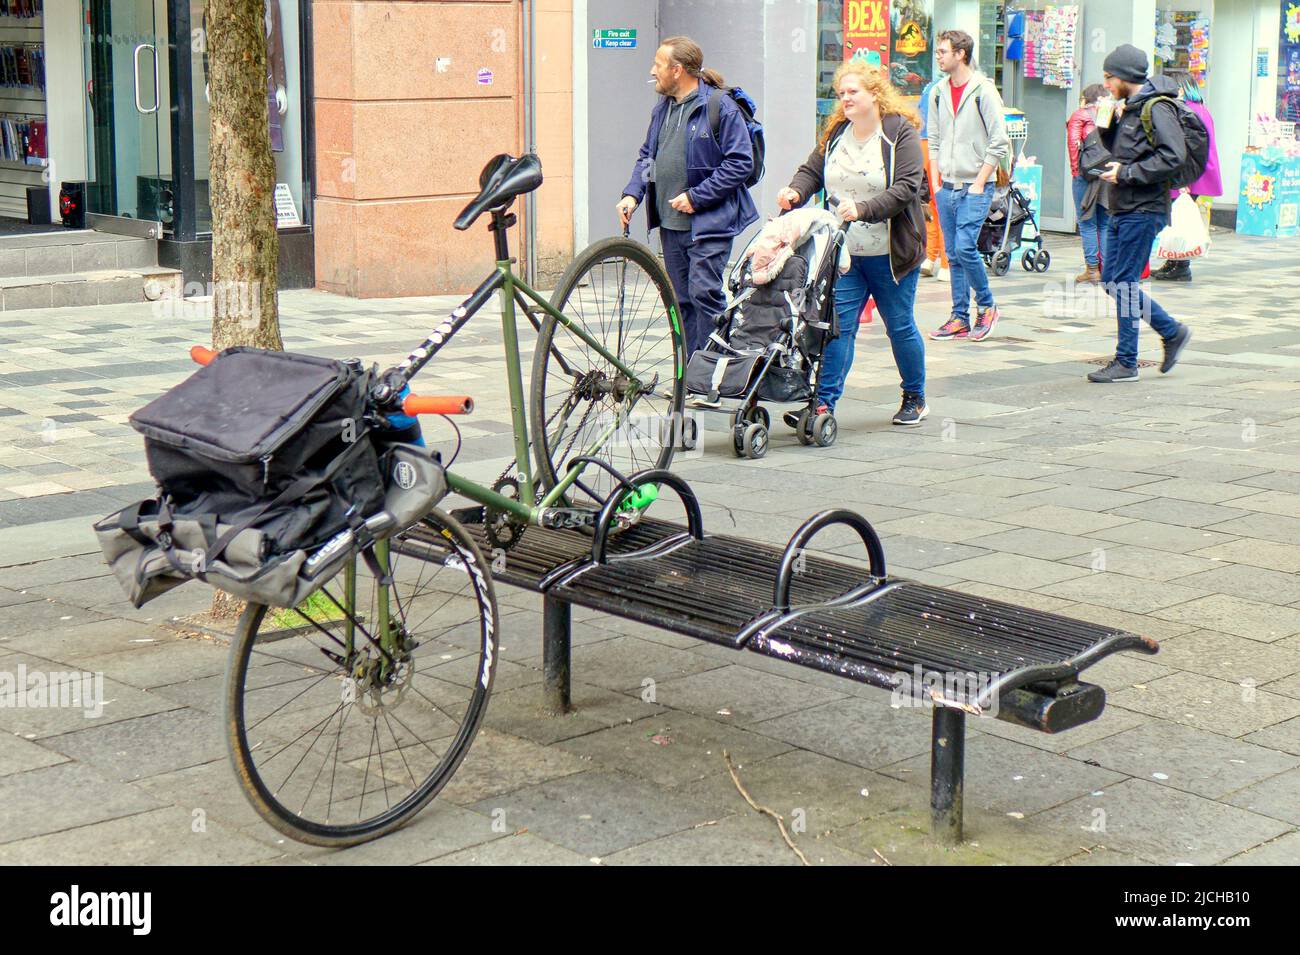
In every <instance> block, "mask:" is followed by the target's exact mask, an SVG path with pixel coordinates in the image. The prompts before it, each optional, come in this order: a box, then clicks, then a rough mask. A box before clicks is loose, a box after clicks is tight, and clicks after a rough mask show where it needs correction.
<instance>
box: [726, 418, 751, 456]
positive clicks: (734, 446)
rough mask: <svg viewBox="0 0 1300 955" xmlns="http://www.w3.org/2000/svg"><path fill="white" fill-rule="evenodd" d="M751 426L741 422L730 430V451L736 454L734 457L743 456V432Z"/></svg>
mask: <svg viewBox="0 0 1300 955" xmlns="http://www.w3.org/2000/svg"><path fill="white" fill-rule="evenodd" d="M749 427H752V425H748V426H747V425H746V424H745V423H744V422H743V421H742V422H740V423H739V424H737V425H735V427H733V428H732V429H731V450H732V451H734V452H736V457H738V458H743V457H744V456H745V432H746V430H748V428H749Z"/></svg>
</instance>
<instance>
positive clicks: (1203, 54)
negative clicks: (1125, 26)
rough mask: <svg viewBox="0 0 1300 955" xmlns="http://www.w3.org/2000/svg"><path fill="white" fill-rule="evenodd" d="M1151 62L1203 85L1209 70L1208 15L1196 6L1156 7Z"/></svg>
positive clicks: (1174, 75)
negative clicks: (1179, 8) (1165, 8)
mask: <svg viewBox="0 0 1300 955" xmlns="http://www.w3.org/2000/svg"><path fill="white" fill-rule="evenodd" d="M1155 63H1156V66H1157V68H1159V70H1160V72H1161V73H1163V74H1164V75H1166V76H1169V77H1172V78H1173V79H1176V80H1184V79H1186V80H1190V81H1191V82H1193V83H1195V84H1196V85H1197V86H1198V87H1201V88H1204V86H1205V77H1206V74H1207V73H1208V72H1209V70H1210V18H1209V17H1208V16H1205V15H1204V14H1203V13H1202V12H1201V11H1199V10H1157V11H1156V33H1155Z"/></svg>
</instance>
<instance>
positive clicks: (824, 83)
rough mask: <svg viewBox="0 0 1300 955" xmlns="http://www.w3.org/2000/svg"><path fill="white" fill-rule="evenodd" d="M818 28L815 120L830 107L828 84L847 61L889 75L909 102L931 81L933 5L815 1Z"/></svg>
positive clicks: (907, 0) (900, 0) (923, 1)
mask: <svg viewBox="0 0 1300 955" xmlns="http://www.w3.org/2000/svg"><path fill="white" fill-rule="evenodd" d="M817 25H818V45H817V117H818V119H819V120H820V119H821V118H822V117H824V116H827V115H828V114H829V113H830V111H831V110H832V109H834V107H835V91H834V90H833V89H831V80H832V79H834V76H835V71H836V70H837V69H838V68H839V66H840V64H841V63H843V62H844V61H845V60H846V59H861V60H865V61H866V62H868V63H870V64H872V65H874V66H881V67H884V68H886V69H888V70H889V78H890V81H891V82H892V83H893V84H894V85H895V86H896V87H898V89H899V90H900V91H901V92H902V93H903V95H904V96H907V97H911V98H913V99H915V98H919V97H920V95H921V91H922V90H924V89H925V87H926V86H927V85H928V84H929V82H930V80H931V79H932V78H933V77H934V23H933V15H932V0H892V2H891V0H819V2H818V4H817Z"/></svg>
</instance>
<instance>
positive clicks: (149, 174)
mask: <svg viewBox="0 0 1300 955" xmlns="http://www.w3.org/2000/svg"><path fill="white" fill-rule="evenodd" d="M204 6H205V4H204V2H203V0H45V2H44V3H42V2H40V0H7V2H0V102H2V103H3V111H4V112H5V114H6V115H5V116H4V117H0V120H3V126H0V133H3V146H4V148H5V154H4V159H3V160H2V161H0V233H3V234H23V233H24V232H30V231H37V230H41V229H51V228H59V227H64V226H72V227H74V228H77V227H84V228H87V229H91V230H94V231H97V232H104V233H113V234H122V235H128V236H134V237H139V238H146V239H154V240H157V242H158V262H159V264H160V265H164V266H170V267H174V268H178V269H180V270H181V271H182V272H183V273H184V277H185V281H186V282H187V283H188V282H195V281H197V282H206V281H208V280H210V278H211V244H212V213H211V206H210V195H211V190H210V188H209V178H210V177H209V155H208V153H209V149H208V146H209V106H208V104H209V89H208V82H207V77H208V65H207V43H206V32H205V29H204V19H203V18H204ZM310 8H311V4H310V0H266V26H267V49H268V69H267V73H268V76H267V99H268V107H269V109H268V112H269V116H270V119H269V122H270V127H271V128H270V132H271V143H272V150H273V152H274V154H275V167H276V209H277V214H278V216H279V221H280V225H281V236H280V238H281V254H280V255H281V284H282V286H283V287H286V288H292V287H303V286H310V285H311V284H312V282H313V264H312V236H311V205H312V204H311V197H312V192H311V186H310V183H311V149H310V112H309V111H308V109H307V104H308V102H309V101H310V90H309V89H308V86H309V80H308V78H309V76H310V72H309V69H308V66H309V60H308V57H309V47H308V44H307V42H306V39H305V38H306V37H307V36H309V35H310V29H309V28H310ZM11 67H12V68H11Z"/></svg>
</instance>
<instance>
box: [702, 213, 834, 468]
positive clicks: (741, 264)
mask: <svg viewBox="0 0 1300 955" xmlns="http://www.w3.org/2000/svg"><path fill="white" fill-rule="evenodd" d="M759 238H760V236H755V237H754V239H753V240H751V242H750V243H749V245H747V246H746V247H745V251H744V252H743V253H742V254H741V256H740V258H739V259H737V261H736V264H735V265H734V266H732V269H731V271H730V273H729V274H728V276H727V289H728V291H729V292H730V293H731V298H730V304H728V305H727V308H726V310H725V311H723V313H722V314H721V315H719V316H718V317H717V329H716V331H714V332H713V334H712V335H710V336H709V341H708V344H707V345H706V346H705V347H704V348H702V349H700V350H699V351H697V352H695V354H693V355H692V356H691V360H690V362H689V363H688V364H687V366H686V390H687V392H688V393H690V394H691V395H692V396H693V397H690V398H688V399H687V401H688V404H690V405H692V406H693V407H695V408H696V409H698V410H702V411H714V412H718V413H721V414H729V415H731V436H732V449H733V450H734V451H735V453H736V456H737V457H746V458H761V457H763V455H765V454H766V453H767V448H768V432H769V430H770V428H771V424H772V422H771V415H770V414H769V413H768V410H767V409H766V408H764V407H763V406H762V405H761V404H759V402H760V401H768V402H772V403H773V404H802V405H804V406H805V407H804V408H803V410H802V411H801V412H800V413H799V414H798V416H797V421H798V423H797V426H796V428H795V431H796V434H797V436H798V438H799V441H800V443H801V444H805V445H816V446H818V447H822V448H828V447H830V446H831V445H832V444H834V443H835V434H836V424H835V416H834V415H832V414H829V413H823V414H817V413H816V409H817V377H818V375H819V374H820V372H821V356H822V352H823V350H824V348H825V346H826V343H827V342H828V341H830V340H831V339H833V338H835V337H837V336H838V334H839V326H838V321H837V319H836V315H835V279H836V277H837V276H838V274H839V273H838V270H837V268H836V266H837V264H838V262H839V258H840V250H841V248H843V245H844V233H843V231H842V230H841V229H840V228H839V223H838V222H837V221H836V220H835V218H834V217H833V216H831V215H830V214H829V213H826V214H825V215H824V217H819V218H817V219H816V220H815V222H814V224H813V225H812V226H811V227H810V228H809V229H808V231H807V232H806V233H805V235H804V237H803V238H802V239H801V240H800V241H799V242H798V244H796V245H795V246H794V248H793V251H792V253H791V254H790V257H789V259H788V260H787V261H786V262H785V264H784V265H783V266H781V268H780V271H779V272H778V273H777V274H776V276H775V277H773V278H772V279H771V280H770V281H767V282H764V283H762V284H759V283H756V282H755V277H754V272H753V268H752V259H751V253H752V250H753V248H754V246H755V243H757V242H758V241H759Z"/></svg>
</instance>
